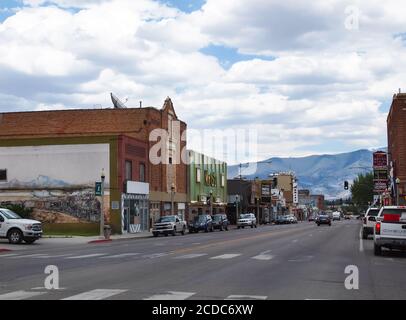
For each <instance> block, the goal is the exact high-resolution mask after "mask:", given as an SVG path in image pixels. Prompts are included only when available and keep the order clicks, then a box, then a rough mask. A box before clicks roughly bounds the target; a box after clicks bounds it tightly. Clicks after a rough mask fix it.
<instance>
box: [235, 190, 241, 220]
mask: <svg viewBox="0 0 406 320" xmlns="http://www.w3.org/2000/svg"><path fill="white" fill-rule="evenodd" d="M239 201H240V197H239V195H238V194H237V195H236V196H235V223H237V222H238V202H239Z"/></svg>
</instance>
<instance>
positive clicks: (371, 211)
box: [368, 209, 379, 217]
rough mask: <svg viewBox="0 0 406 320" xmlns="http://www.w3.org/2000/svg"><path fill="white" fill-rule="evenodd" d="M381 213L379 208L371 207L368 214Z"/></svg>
mask: <svg viewBox="0 0 406 320" xmlns="http://www.w3.org/2000/svg"><path fill="white" fill-rule="evenodd" d="M378 213H379V209H370V210H369V212H368V216H373V217H376V216H377V215H378Z"/></svg>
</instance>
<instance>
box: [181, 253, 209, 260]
mask: <svg viewBox="0 0 406 320" xmlns="http://www.w3.org/2000/svg"><path fill="white" fill-rule="evenodd" d="M203 256H207V253H191V254H185V255H183V256H179V257H175V258H174V259H193V258H198V257H203Z"/></svg>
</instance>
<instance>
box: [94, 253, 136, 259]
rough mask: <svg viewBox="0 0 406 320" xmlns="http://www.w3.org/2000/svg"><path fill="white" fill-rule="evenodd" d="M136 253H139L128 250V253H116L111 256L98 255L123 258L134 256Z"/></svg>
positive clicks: (108, 257)
mask: <svg viewBox="0 0 406 320" xmlns="http://www.w3.org/2000/svg"><path fill="white" fill-rule="evenodd" d="M136 255H139V253H135V252H134V253H131V252H129V253H121V254H116V255H113V256H105V257H100V259H115V258H125V257H133V256H136Z"/></svg>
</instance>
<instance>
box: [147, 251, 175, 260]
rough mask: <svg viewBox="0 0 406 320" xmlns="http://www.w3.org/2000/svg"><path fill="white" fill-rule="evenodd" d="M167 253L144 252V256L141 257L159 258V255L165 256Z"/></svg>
mask: <svg viewBox="0 0 406 320" xmlns="http://www.w3.org/2000/svg"><path fill="white" fill-rule="evenodd" d="M168 254H169V253H166V252H162V253H151V254H146V255H144V256H142V257H143V258H149V259H155V258H160V257H164V256H167V255H168Z"/></svg>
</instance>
